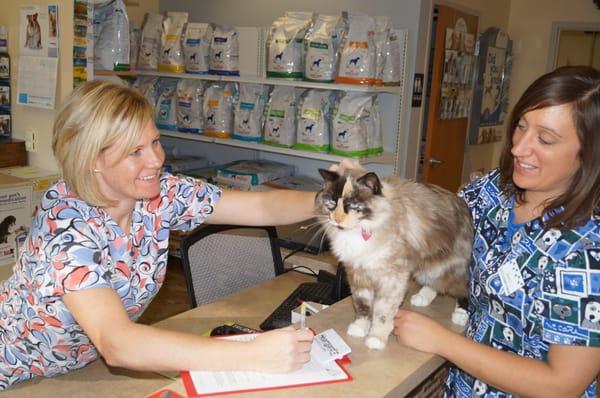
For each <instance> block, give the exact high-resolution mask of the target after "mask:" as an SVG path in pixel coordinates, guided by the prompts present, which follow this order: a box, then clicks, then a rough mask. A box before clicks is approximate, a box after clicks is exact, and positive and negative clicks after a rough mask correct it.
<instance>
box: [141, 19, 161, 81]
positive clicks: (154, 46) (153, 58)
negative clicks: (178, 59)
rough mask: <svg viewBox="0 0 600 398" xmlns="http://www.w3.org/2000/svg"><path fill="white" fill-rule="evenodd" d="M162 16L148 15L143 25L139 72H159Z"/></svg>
mask: <svg viewBox="0 0 600 398" xmlns="http://www.w3.org/2000/svg"><path fill="white" fill-rule="evenodd" d="M162 20H163V16H162V15H161V14H154V13H146V15H144V22H143V23H142V37H141V39H140V50H139V54H138V62H137V68H138V69H139V70H157V69H158V55H159V53H160V39H161V35H162Z"/></svg>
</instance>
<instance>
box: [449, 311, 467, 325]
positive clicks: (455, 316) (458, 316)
mask: <svg viewBox="0 0 600 398" xmlns="http://www.w3.org/2000/svg"><path fill="white" fill-rule="evenodd" d="M468 320H469V314H467V311H466V310H465V309H464V308H460V307H456V308H455V309H454V312H453V313H452V322H453V323H455V324H456V325H460V326H465V325H466V324H467V321H468Z"/></svg>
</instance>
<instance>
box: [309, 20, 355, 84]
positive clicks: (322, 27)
mask: <svg viewBox="0 0 600 398" xmlns="http://www.w3.org/2000/svg"><path fill="white" fill-rule="evenodd" d="M345 25H346V23H345V20H344V18H342V16H341V15H318V16H317V20H316V21H315V23H314V25H313V26H312V27H311V28H310V29H309V30H308V33H307V34H306V36H305V37H304V52H305V57H304V78H305V79H306V80H312V81H317V82H333V81H334V80H335V76H336V71H337V63H338V55H339V53H338V51H339V45H340V41H341V39H342V36H343V34H344V32H345Z"/></svg>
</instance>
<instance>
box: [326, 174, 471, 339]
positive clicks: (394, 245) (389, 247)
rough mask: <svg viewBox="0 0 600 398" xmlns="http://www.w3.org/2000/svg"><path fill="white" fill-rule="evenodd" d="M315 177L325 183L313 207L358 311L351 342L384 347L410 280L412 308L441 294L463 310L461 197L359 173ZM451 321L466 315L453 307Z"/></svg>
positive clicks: (465, 238) (465, 255) (466, 216)
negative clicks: (418, 287)
mask: <svg viewBox="0 0 600 398" xmlns="http://www.w3.org/2000/svg"><path fill="white" fill-rule="evenodd" d="M319 172H320V174H321V176H322V177H323V179H324V182H323V186H322V189H321V191H319V193H318V194H317V196H316V198H315V202H316V204H317V207H318V208H320V209H321V210H322V211H323V214H324V215H325V216H324V217H323V221H322V223H323V225H324V228H325V232H326V234H327V237H328V238H329V241H330V245H331V249H332V251H333V253H334V254H335V255H336V257H337V258H338V259H339V260H340V261H342V262H343V264H344V267H345V269H346V272H347V276H348V283H349V285H350V289H351V292H352V302H353V306H354V310H355V313H356V317H355V320H354V321H353V322H352V323H351V324H350V325H349V326H348V329H347V333H348V334H349V335H350V336H353V337H366V339H365V344H366V346H367V347H368V348H370V349H375V350H382V349H384V348H385V346H386V344H387V339H388V336H389V334H390V333H391V331H392V329H393V320H394V315H395V314H396V312H397V310H398V308H399V307H400V305H401V304H402V302H403V300H404V296H405V295H406V290H407V286H408V284H409V280H410V278H411V277H412V278H414V280H416V282H418V283H419V284H420V285H421V286H422V288H421V290H420V291H419V292H418V293H416V294H415V295H413V296H412V297H411V300H410V302H411V304H412V305H414V306H427V305H429V304H430V303H431V302H432V301H433V299H434V298H435V297H436V296H437V294H438V293H441V294H448V295H450V296H453V297H455V298H457V299H459V301H461V305H462V306H463V307H464V305H465V304H466V297H467V295H468V278H467V267H468V264H469V261H470V255H471V248H472V243H473V227H472V221H471V215H470V212H469V210H468V208H467V206H466V205H465V203H464V202H463V200H462V199H461V198H459V197H458V196H457V195H456V194H454V193H452V192H450V191H447V190H445V189H442V188H440V187H438V186H435V185H427V184H421V183H416V182H414V181H410V180H407V179H404V178H400V177H384V178H381V179H380V178H379V177H378V176H377V175H376V174H375V173H370V172H369V173H367V172H365V171H364V170H358V169H345V170H343V171H341V174H338V172H335V171H329V170H322V169H320V170H319ZM452 320H453V321H454V322H455V323H458V324H462V325H464V324H466V321H467V312H466V311H465V309H464V308H460V307H459V306H457V307H456V309H455V311H454V313H453V315H452Z"/></svg>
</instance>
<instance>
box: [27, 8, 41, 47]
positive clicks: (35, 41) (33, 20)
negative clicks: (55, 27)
mask: <svg viewBox="0 0 600 398" xmlns="http://www.w3.org/2000/svg"><path fill="white" fill-rule="evenodd" d="M25 47H27V48H30V49H32V50H38V49H40V48H42V28H41V27H40V23H39V22H38V14H37V12H36V13H35V14H28V15H27V29H26V30H25Z"/></svg>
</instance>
